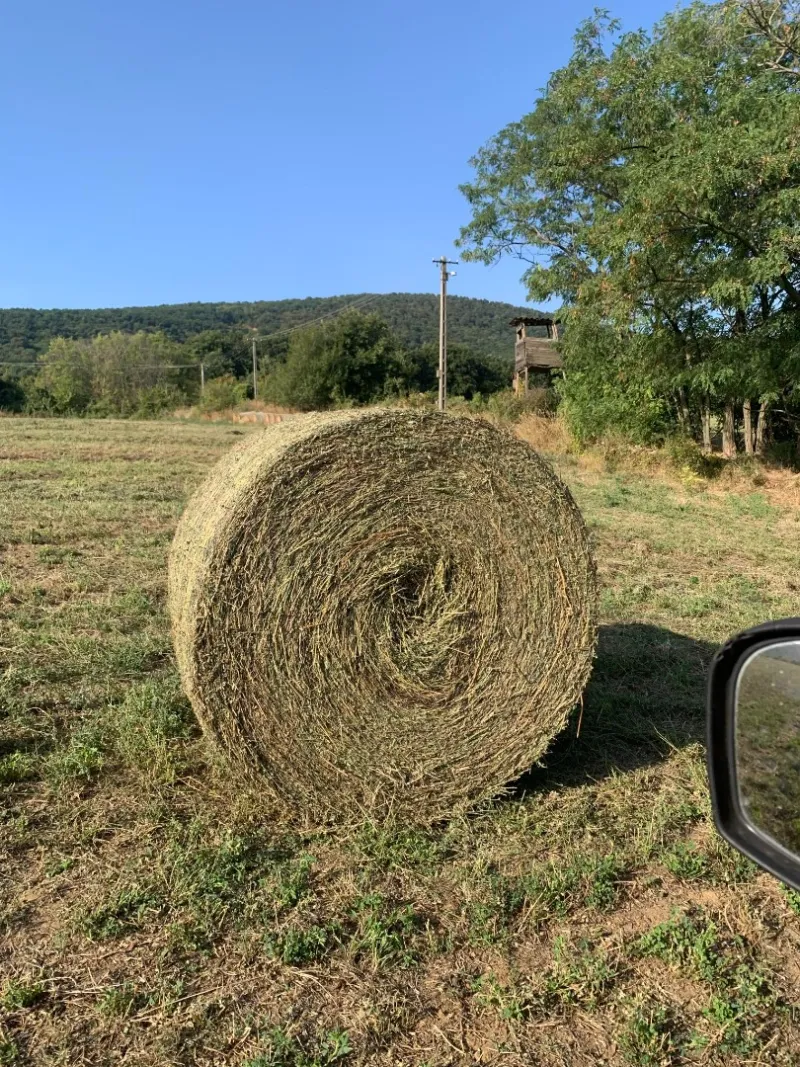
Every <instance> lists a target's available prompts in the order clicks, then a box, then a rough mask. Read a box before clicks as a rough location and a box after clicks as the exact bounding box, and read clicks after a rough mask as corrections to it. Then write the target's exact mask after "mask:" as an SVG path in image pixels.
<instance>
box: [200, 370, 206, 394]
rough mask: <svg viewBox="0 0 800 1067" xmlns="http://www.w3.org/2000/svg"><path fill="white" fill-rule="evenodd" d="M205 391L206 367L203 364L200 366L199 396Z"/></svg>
mask: <svg viewBox="0 0 800 1067" xmlns="http://www.w3.org/2000/svg"><path fill="white" fill-rule="evenodd" d="M205 391H206V366H205V363H201V364H200V396H202V395H203V393H204V392H205Z"/></svg>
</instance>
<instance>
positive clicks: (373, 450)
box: [169, 410, 596, 823]
mask: <svg viewBox="0 0 800 1067" xmlns="http://www.w3.org/2000/svg"><path fill="white" fill-rule="evenodd" d="M169 601H170V612H171V616H172V623H173V634H174V642H175V648H176V654H177V659H178V665H179V669H180V672H181V676H182V679H183V684H184V688H185V690H186V692H187V694H188V696H189V698H190V700H191V702H192V705H193V706H194V709H195V712H196V714H197V717H198V719H199V720H200V722H201V724H202V726H203V728H204V730H205V732H206V733H207V734H209V735H210V736H211V737H212V738H213V739H214V740H215V741H216V742H217V743H218V745H219V746H220V747H221V748H222V749H223V750H224V753H225V754H226V755H227V757H228V758H229V760H230V762H231V764H232V765H234V766H235V767H236V768H239V769H240V770H241V772H244V773H247V774H248V775H251V776H253V775H255V776H256V777H258V778H260V779H261V781H262V782H263V783H264V785H265V786H266V788H268V789H269V790H270V791H271V793H272V795H273V797H274V798H276V799H278V800H280V801H282V802H284V803H285V804H287V805H289V806H290V807H292V808H294V809H299V810H301V811H303V812H305V813H306V814H308V815H311V816H313V817H327V816H331V815H333V816H335V817H339V818H342V817H348V816H355V815H358V814H359V813H361V814H364V813H370V814H372V815H385V814H389V813H393V814H396V815H399V816H401V817H404V818H407V819H410V820H412V821H415V822H420V823H429V822H432V821H434V820H436V819H439V818H442V817H447V816H449V815H452V814H453V813H455V812H458V811H463V810H465V809H466V808H468V807H469V806H470V805H472V804H474V803H475V802H476V801H478V800H480V799H482V798H485V797H488V796H491V795H493V794H496V793H497V792H498V791H500V790H502V788H503V786H504V785H505V784H506V783H508V782H509V781H510V780H512V779H513V778H514V777H516V776H517V775H518V774H519V773H521V772H522V771H524V770H526V769H527V768H528V767H530V766H531V765H532V764H533V763H534V762H535V761H536V760H537V759H538V758H539V757H540V756H541V755H542V754H543V752H544V751H545V749H546V748H547V745H548V743H549V742H550V740H551V739H552V738H553V737H554V735H555V734H556V733H557V732H558V731H559V730H561V729H562V728H563V726H564V725H565V723H566V720H567V717H568V715H569V712H570V710H571V709H572V707H573V706H574V705H575V703H576V701H577V700H578V698H579V696H580V694H581V692H582V690H583V687H584V685H585V683H586V680H587V678H588V675H589V672H590V669H591V661H592V657H593V654H594V648H595V642H596V627H595V601H596V580H595V569H594V564H593V561H592V557H591V554H590V550H589V545H588V541H587V535H586V530H585V527H584V524H583V520H582V518H581V516H580V513H579V511H578V509H577V507H576V506H575V503H574V502H573V500H572V497H571V496H570V494H569V491H568V490H567V489H566V487H565V486H564V485H563V483H562V482H561V481H560V480H559V479H558V478H557V477H556V475H555V474H554V473H553V471H552V470H551V468H550V467H549V466H548V464H547V463H545V462H544V461H543V460H542V459H540V458H539V457H538V456H537V455H536V453H535V452H533V451H532V450H531V449H530V448H529V447H528V446H527V445H526V444H524V443H523V442H521V441H519V440H517V439H515V438H513V437H512V436H511V435H510V434H507V433H505V432H504V431H501V430H498V429H496V428H495V427H493V426H491V425H489V424H488V423H485V422H483V421H478V420H473V419H469V418H465V417H457V416H451V415H443V414H440V413H438V412H435V413H434V412H415V411H375V410H370V411H347V412H336V413H331V414H314V415H307V416H300V417H298V418H296V419H294V420H292V421H289V422H285V423H281V424H279V425H277V426H274V427H270V428H269V429H265V430H263V431H261V432H257V433H255V434H254V435H253V436H251V437H250V438H248V440H247V441H245V442H244V443H243V444H241V445H240V446H239V447H236V448H234V449H233V450H232V451H231V452H230V453H228V454H227V455H226V456H225V457H223V459H222V460H221V461H220V462H219V464H218V465H217V466H216V468H214V470H213V471H212V472H211V474H210V476H209V478H208V479H207V481H206V482H205V484H204V485H203V486H202V487H201V488H200V489H199V490H198V491H197V493H196V494H195V495H194V497H193V498H192V500H191V501H190V503H189V505H188V507H187V509H186V511H185V513H184V515H183V517H182V519H181V522H180V524H179V526H178V530H177V532H176V535H175V540H174V542H173V547H172V551H171V555H170V565H169Z"/></svg>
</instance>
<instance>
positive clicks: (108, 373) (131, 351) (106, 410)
mask: <svg viewBox="0 0 800 1067" xmlns="http://www.w3.org/2000/svg"><path fill="white" fill-rule="evenodd" d="M181 355H182V353H181V346H180V345H176V344H175V343H174V342H172V341H170V340H169V339H168V338H166V337H164V335H163V334H157V333H156V334H150V333H143V332H140V333H135V334H124V333H121V332H119V331H116V332H114V333H110V334H101V335H98V336H97V337H95V338H93V339H92V340H91V341H72V340H68V339H67V338H64V337H57V338H55V339H54V340H53V341H51V343H50V345H49V347H48V349H47V351H46V352H45V354H44V356H43V358H42V362H41V368H40V370H39V371H38V373H37V375H36V377H35V379H34V381H33V390H32V392H33V394H34V395H35V404H36V406H37V407H38V408H42V407H44V408H45V409H49V410H51V411H52V412H53V413H54V414H71V415H83V414H93V415H111V414H115V415H132V414H140V413H141V414H154V413H155V412H156V411H157V410H162V409H164V408H168V407H175V406H176V405H177V403H178V402H179V401H180V400H181V398H182V396H183V395H184V393H185V387H186V376H185V371H184V370H183V369H182V368H180V366H178V365H179V364H180V363H181V362H182V359H181ZM192 373H193V374H194V373H195V372H194V370H192Z"/></svg>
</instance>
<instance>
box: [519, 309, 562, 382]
mask: <svg viewBox="0 0 800 1067" xmlns="http://www.w3.org/2000/svg"><path fill="white" fill-rule="evenodd" d="M510 325H511V326H513V327H514V329H515V330H516V333H517V343H516V345H515V346H514V391H515V392H517V393H524V392H526V391H527V389H528V379H529V377H530V374H531V372H533V373H534V374H540V373H546V374H548V376H550V375H552V372H553V371H554V370H560V369H561V368H562V367H563V366H564V364H563V363H562V361H561V356H560V355H559V353H558V352H557V351H556V348H555V342H556V341H557V340H558V327H559V326H560V325H561V323H560V321H559V320H558V319H551V318H547V317H544V316H538V317H536V318H527V317H526V318H520V319H512V320H511V323H510ZM534 327H535V328H538V329H541V328H542V327H544V329H545V331H546V334H545V336H541V335H539V336H533V337H529V336H528V330H529V329H530V328H534Z"/></svg>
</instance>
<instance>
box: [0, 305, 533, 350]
mask: <svg viewBox="0 0 800 1067" xmlns="http://www.w3.org/2000/svg"><path fill="white" fill-rule="evenodd" d="M354 302H358V304H359V306H360V307H363V310H364V311H370V312H376V313H377V314H379V315H381V316H382V317H383V318H384V319H386V321H387V322H388V323H389V325H390V326H391V327H392V329H393V330H394V331H395V332H396V334H397V335H398V337H399V338H400V339H401V340H402V342H403V343H404V344H405V345H407V346H408V347H416V346H417V345H420V344H423V343H425V342H426V341H435V340H436V339H437V337H438V330H439V298H438V296H437V295H435V294H434V293H377V294H372V293H360V294H359V293H356V294H351V295H346V296H325V297H316V296H311V297H306V298H304V299H298V300H258V301H253V302H249V303H247V302H237V303H218V304H213V303H193V304H158V305H154V306H152V307H129V308H97V309H86V310H81V309H69V308H65V309H53V310H37V309H32V308H8V309H0V361H5V360H14V361H25V360H34V359H36V358H37V357H38V356H39V354H40V353H42V352H43V351H44V350H45V349H46V348H47V345H48V343H49V341H50V339H51V338H52V337H59V336H61V337H73V338H77V337H93V336H94V335H95V334H98V333H109V332H110V331H111V330H123V331H125V332H135V331H137V330H148V331H149V330H162V331H163V332H164V333H166V334H167V335H168V336H169V337H171V338H172V339H173V340H175V341H185V340H186V339H187V338H189V337H191V336H193V335H194V334H197V333H201V332H202V331H203V330H218V329H222V330H228V329H237V328H244V327H255V328H257V329H258V331H259V333H260V334H261V335H270V334H274V333H279V332H280V331H282V330H289V329H291V328H292V327H295V326H301V325H304V324H306V323H310V322H313V321H314V320H315V319H317V318H320V317H322V316H327V315H331V314H334V313H335V312H337V311H338V310H340V309H341V308H344V307H345V306H347V305H348V304H352V303H354ZM536 314H539V312H537V311H536V309H534V308H531V307H519V306H514V305H513V304H505V303H502V302H501V301H495V300H478V299H476V298H474V297H467V296H455V295H453V296H448V300H447V315H448V336H449V338H450V340H451V341H458V342H461V343H463V344H467V345H469V346H470V347H472V348H474V349H476V350H477V351H479V352H483V353H484V354H487V355H495V356H500V357H506V358H508V360H509V361H511V359H512V358H513V352H514V334H513V331H512V329H511V327H510V326H509V324H508V323H509V319H511V318H513V317H514V316H516V315H536Z"/></svg>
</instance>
